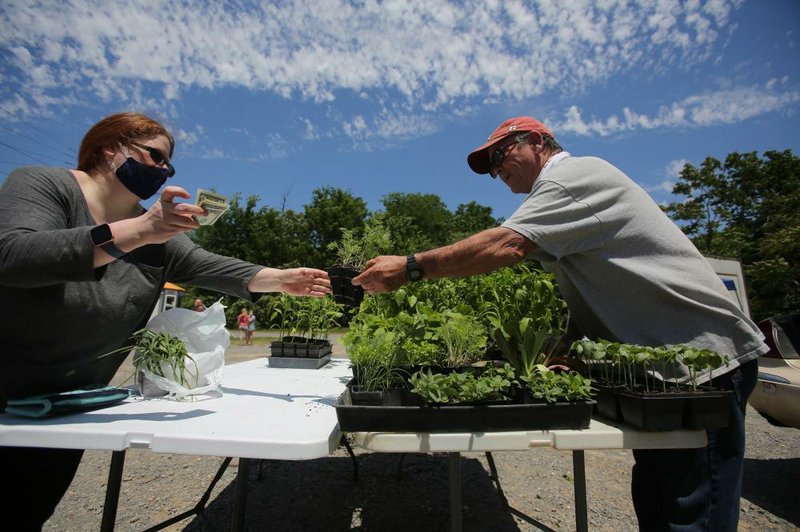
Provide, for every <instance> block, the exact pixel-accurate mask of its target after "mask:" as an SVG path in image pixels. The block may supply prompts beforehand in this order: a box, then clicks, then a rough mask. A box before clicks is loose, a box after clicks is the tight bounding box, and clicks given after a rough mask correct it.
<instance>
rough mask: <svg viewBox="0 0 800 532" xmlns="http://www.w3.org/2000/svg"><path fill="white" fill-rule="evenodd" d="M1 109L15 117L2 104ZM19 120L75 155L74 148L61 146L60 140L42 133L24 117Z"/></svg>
mask: <svg viewBox="0 0 800 532" xmlns="http://www.w3.org/2000/svg"><path fill="white" fill-rule="evenodd" d="M0 109H2V110H3V111H5V112H6V113H8V115H9V116H13V115H14V114H13V113H12V112H11V111H9V110H8V109H6V108H5V106H3V105H2V104H0ZM15 118H17V117H15ZM17 120H19V121H20V122H22V123H23V124H26V125H27V126H28V127H30V128H31V129H33V130H34V131H37V132H39V133H41V134H42V135H44V136H45V137H47V138H49V139H50V140H52V141H53V142H55V143H56V144H58V145H59V146H61V147H62V148H65V149H67V150H69V151H70V153H71V154H73V155H74V153H75V149H74V148H71V147H69V146H65V145H64V144H61V142H60V141H59V140H58V139H56V138H54V137H51V136H50V135H49V134H48V133H45V132H44V131H42V130H41V129H39V128H38V127H36V126H34V125H33V124H31V123H30V122H28V121H27V120H25V119H24V118H22V117H18V118H17Z"/></svg>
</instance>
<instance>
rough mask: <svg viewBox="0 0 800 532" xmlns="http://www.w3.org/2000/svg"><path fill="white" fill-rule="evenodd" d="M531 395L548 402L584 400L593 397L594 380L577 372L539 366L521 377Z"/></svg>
mask: <svg viewBox="0 0 800 532" xmlns="http://www.w3.org/2000/svg"><path fill="white" fill-rule="evenodd" d="M520 380H522V381H523V382H524V383H525V384H526V386H527V388H528V389H529V390H530V392H531V395H532V396H533V397H534V398H535V399H541V400H543V401H545V402H548V403H555V402H559V401H568V402H574V401H584V400H586V399H589V398H591V395H592V381H591V379H589V378H586V377H584V376H583V375H581V374H580V373H576V372H572V371H571V372H561V371H551V370H549V369H547V368H546V367H545V366H537V367H536V368H535V369H534V371H532V372H531V373H530V374H528V375H523V376H522V377H520Z"/></svg>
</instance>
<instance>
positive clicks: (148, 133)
mask: <svg viewBox="0 0 800 532" xmlns="http://www.w3.org/2000/svg"><path fill="white" fill-rule="evenodd" d="M157 135H164V136H165V137H167V138H168V139H169V156H170V158H172V152H173V151H174V149H175V139H174V138H173V137H172V135H171V134H170V132H169V131H167V129H166V128H165V127H164V126H162V125H161V124H159V123H158V122H156V121H155V120H153V119H152V118H150V117H148V116H145V115H143V114H140V113H117V114H115V115H111V116H107V117H105V118H103V119H102V120H100V121H99V122H98V123H96V124H95V125H93V126H92V127H91V128H90V129H89V131H87V132H86V135H84V137H83V140H82V141H81V148H80V150H79V151H78V170H82V171H84V172H89V171H91V170H94V169H95V168H97V166H98V165H99V164H100V163H101V162H103V161H105V156H104V155H103V148H106V147H109V146H116V145H117V143H121V144H125V141H126V140H138V139H148V138H153V137H155V136H157Z"/></svg>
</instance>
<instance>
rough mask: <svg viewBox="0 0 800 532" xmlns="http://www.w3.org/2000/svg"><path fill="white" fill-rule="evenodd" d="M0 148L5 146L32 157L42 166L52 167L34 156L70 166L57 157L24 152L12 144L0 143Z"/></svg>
mask: <svg viewBox="0 0 800 532" xmlns="http://www.w3.org/2000/svg"><path fill="white" fill-rule="evenodd" d="M0 146H5V147H6V148H11V149H12V150H14V151H15V152H17V153H21V154H22V155H24V156H25V157H30V158H31V159H33V160H34V161H37V162H40V163H42V164H46V165H48V166H50V163H48V162H46V161H43V160H41V159H39V158H38V157H34V155H38V156H39V157H44V158H46V159H51V160H53V161H58V162H59V163H63V164H66V165H69V164H70V163H68V162H64V161H60V160H58V159H56V158H55V157H50V156H49V155H45V154H43V153H36V152H35V151H28V150H23V149H22V148H17V147H16V146H12V145H11V144H6V143H5V142H3V141H0Z"/></svg>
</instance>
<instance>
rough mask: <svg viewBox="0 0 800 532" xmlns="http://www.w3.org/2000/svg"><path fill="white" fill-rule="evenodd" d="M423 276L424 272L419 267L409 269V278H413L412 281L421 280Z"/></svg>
mask: <svg viewBox="0 0 800 532" xmlns="http://www.w3.org/2000/svg"><path fill="white" fill-rule="evenodd" d="M421 277H422V272H421V271H419V270H418V269H416V268H415V269H411V270H408V278H409V279H411V280H412V281H419V280H420V278H421Z"/></svg>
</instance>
